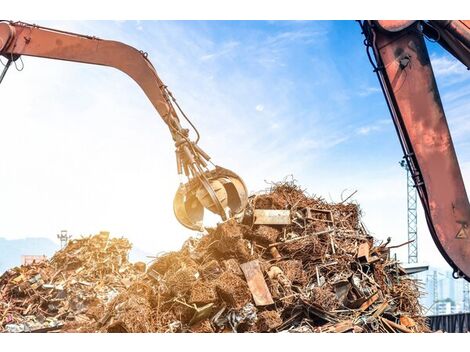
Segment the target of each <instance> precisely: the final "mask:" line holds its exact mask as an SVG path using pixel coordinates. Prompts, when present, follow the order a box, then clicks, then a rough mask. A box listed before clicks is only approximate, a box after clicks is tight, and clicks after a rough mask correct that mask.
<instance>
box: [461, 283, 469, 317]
mask: <svg viewBox="0 0 470 352" xmlns="http://www.w3.org/2000/svg"><path fill="white" fill-rule="evenodd" d="M463 311H464V312H465V313H470V284H469V283H468V281H464V282H463Z"/></svg>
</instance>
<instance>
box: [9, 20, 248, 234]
mask: <svg viewBox="0 0 470 352" xmlns="http://www.w3.org/2000/svg"><path fill="white" fill-rule="evenodd" d="M21 55H25V56H35V57H41V58H46V59H56V60H65V61H73V62H79V63H86V64H93V65H101V66H109V67H114V68H116V69H118V70H120V71H122V72H124V73H126V74H127V75H128V76H129V77H131V78H132V79H133V80H134V81H135V82H136V83H137V84H138V85H139V87H140V88H141V89H142V90H143V92H144V93H145V95H146V96H147V97H148V99H149V100H150V102H151V103H152V105H153V106H154V107H155V109H156V110H157V112H158V114H159V115H160V116H161V118H162V119H163V121H164V122H165V123H166V124H167V126H168V128H169V129H170V133H171V136H172V138H173V140H174V142H175V147H176V159H177V170H178V173H179V174H183V173H184V174H185V175H186V177H188V180H189V182H188V184H187V185H181V187H180V189H179V190H178V192H177V195H176V197H175V201H174V210H175V215H176V217H177V218H178V220H179V221H180V222H181V223H182V224H183V225H184V226H186V227H188V228H191V229H194V230H200V229H201V228H202V212H203V208H204V207H205V208H207V209H209V210H211V211H212V212H214V213H216V214H218V215H220V216H221V217H222V219H224V220H225V219H226V218H227V211H228V210H227V209H225V208H227V207H228V208H230V210H231V211H232V212H235V213H236V212H237V211H238V210H240V209H241V208H242V207H243V205H244V203H245V202H246V201H245V198H247V196H246V193H247V192H246V187H245V185H244V183H243V181H242V180H241V179H240V178H239V177H238V176H237V175H236V174H234V173H233V172H230V171H229V170H226V169H223V168H220V167H216V170H212V171H210V170H209V169H208V163H207V162H208V161H209V160H210V157H209V155H208V154H206V153H205V152H204V151H203V150H202V149H201V148H200V147H199V146H198V145H197V140H196V141H195V142H193V141H191V140H190V139H189V130H188V129H184V128H183V127H182V126H181V123H180V119H179V118H178V113H177V111H176V109H175V106H176V107H177V108H178V109H179V106H178V105H177V103H176V101H175V100H174V98H173V96H172V94H171V92H170V91H169V90H168V89H167V87H166V86H165V84H164V83H163V82H162V80H161V79H160V77H159V76H158V74H157V71H156V70H155V68H154V66H153V65H152V63H151V62H150V61H149V60H148V58H147V54H146V53H143V52H142V51H139V50H137V49H135V48H133V47H131V46H129V45H126V44H124V43H120V42H117V41H111V40H102V39H99V38H96V37H91V36H85V35H81V34H76V33H70V32H65V31H60V30H56V29H51V28H46V27H40V26H37V25H32V24H27V23H23V22H11V21H3V22H0V56H4V57H5V58H6V59H7V60H8V62H7V66H6V69H8V66H9V65H10V64H11V63H12V62H13V61H16V60H17V59H18V58H19V57H20V56H21ZM6 69H5V70H4V72H3V73H2V76H0V82H1V80H2V79H3V76H4V74H5V72H6ZM188 122H189V123H190V124H191V122H190V121H189V120H188ZM191 125H192V124H191ZM193 127H194V126H193ZM196 132H197V131H196ZM201 187H202V191H201V190H200V188H201ZM234 189H236V191H237V192H238V194H237V192H233V190H234ZM198 190H199V192H198ZM229 190H231V191H232V192H231V193H230V192H229ZM227 193H230V194H227ZM227 198H229V199H228V200H227ZM233 204H237V206H236V209H233V207H230V205H233Z"/></svg>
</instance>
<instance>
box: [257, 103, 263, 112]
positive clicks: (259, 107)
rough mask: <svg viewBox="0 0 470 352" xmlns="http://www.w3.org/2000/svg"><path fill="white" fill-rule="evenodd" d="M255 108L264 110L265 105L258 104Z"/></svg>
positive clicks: (260, 110)
mask: <svg viewBox="0 0 470 352" xmlns="http://www.w3.org/2000/svg"><path fill="white" fill-rule="evenodd" d="M255 110H256V111H258V112H262V111H263V110H264V105H262V104H258V105H256V107H255Z"/></svg>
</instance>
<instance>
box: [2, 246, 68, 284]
mask: <svg viewBox="0 0 470 352" xmlns="http://www.w3.org/2000/svg"><path fill="white" fill-rule="evenodd" d="M58 249H59V245H58V244H57V243H55V242H54V241H52V240H50V239H48V238H45V237H28V238H22V239H18V240H8V239H6V238H2V237H0V275H1V274H3V272H5V270H8V269H10V268H13V267H15V266H18V265H20V264H21V256H22V255H45V256H46V257H48V258H50V257H51V256H52V255H54V253H55V252H56V251H57V250H58Z"/></svg>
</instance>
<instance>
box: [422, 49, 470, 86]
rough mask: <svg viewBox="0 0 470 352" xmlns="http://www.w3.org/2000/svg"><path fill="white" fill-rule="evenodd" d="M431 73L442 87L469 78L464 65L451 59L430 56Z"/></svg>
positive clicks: (449, 57)
mask: <svg viewBox="0 0 470 352" xmlns="http://www.w3.org/2000/svg"><path fill="white" fill-rule="evenodd" d="M431 64H432V68H433V72H434V74H435V75H436V78H437V79H438V80H442V83H443V84H444V85H449V84H454V83H458V82H461V81H464V80H467V79H469V78H470V75H469V72H468V70H467V68H466V67H465V65H464V64H462V63H461V62H460V61H458V60H457V59H455V58H454V57H452V56H451V55H450V54H447V55H445V56H437V55H431Z"/></svg>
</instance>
